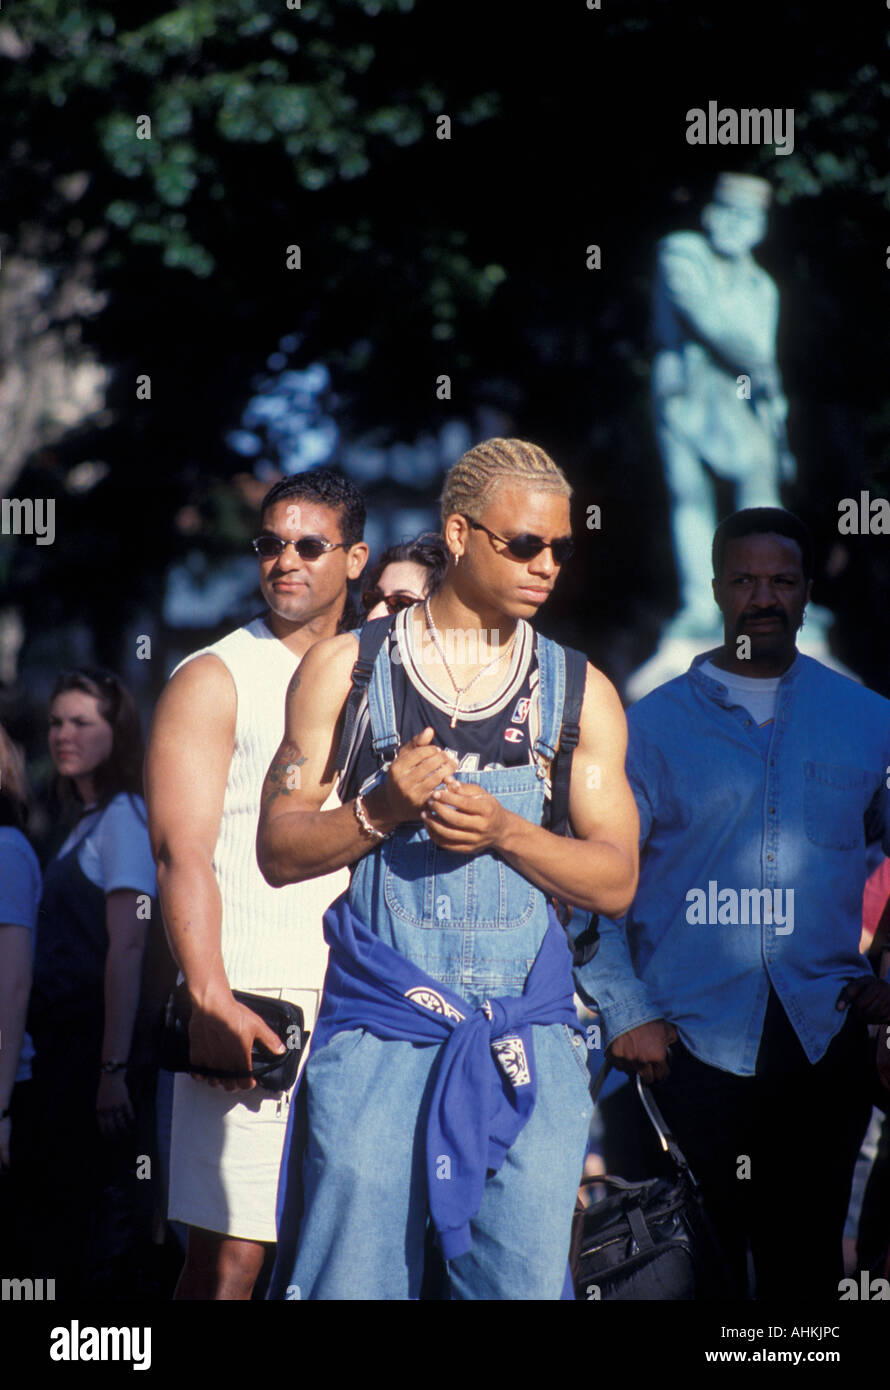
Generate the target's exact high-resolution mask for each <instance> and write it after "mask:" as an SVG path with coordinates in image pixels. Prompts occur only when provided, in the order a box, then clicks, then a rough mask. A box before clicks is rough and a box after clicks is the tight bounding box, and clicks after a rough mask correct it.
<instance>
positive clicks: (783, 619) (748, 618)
mask: <svg viewBox="0 0 890 1390" xmlns="http://www.w3.org/2000/svg"><path fill="white" fill-rule="evenodd" d="M765 618H777V619H778V621H779V622H780V623H781V624H782V625H783V627H787V626H788V614H787V613H783V611H782V609H781V608H770V609H764V610H763V612H761V613H743V614H742V616H741V618H740V619H739V624H738V625H739V627H740V628H742V627H745V626H746V624H747V623H749V622H758V621H762V620H763V619H765Z"/></svg>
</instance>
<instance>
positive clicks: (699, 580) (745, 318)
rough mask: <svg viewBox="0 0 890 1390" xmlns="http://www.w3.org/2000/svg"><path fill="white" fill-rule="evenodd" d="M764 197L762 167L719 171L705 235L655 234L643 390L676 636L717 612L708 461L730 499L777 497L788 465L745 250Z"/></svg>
mask: <svg viewBox="0 0 890 1390" xmlns="http://www.w3.org/2000/svg"><path fill="white" fill-rule="evenodd" d="M769 200H770V186H769V184H768V183H767V182H766V181H765V180H764V179H759V178H754V177H752V176H749V175H745V174H721V175H720V177H719V178H718V180H717V184H716V187H715V189H714V195H713V200H712V201H711V202H710V203H709V204H708V205H707V207H706V208H705V209H704V212H703V213H702V225H703V226H704V229H705V235H704V236H702V234H701V233H700V232H674V233H672V235H670V236H666V237H664V238H663V239H662V240H661V241H660V242H659V244H658V260H657V270H656V277H655V288H654V306H653V333H654V338H655V348H656V351H655V358H654V361H653V364H652V393H653V400H654V407H655V425H656V433H657V436H658V444H659V448H660V450H661V455H662V458H663V460H664V467H665V476H666V478H667V483H668V489H669V491H670V499H671V525H672V530H673V539H674V554H675V557H676V563H677V569H678V574H679V580H680V595H681V601H682V608H681V609H680V612H679V613H678V614H677V615H676V617H675V618H674V620H673V622H672V624H671V628H670V632H671V635H674V636H684V637H685V636H689V637H699V636H701V637H706V636H711V635H712V634H713V632H714V630H715V623H716V619H717V616H718V615H717V613H716V609H715V608H714V605H713V603H712V602H711V601H710V583H709V579H710V571H709V567H708V556H709V553H710V543H711V536H712V535H713V533H714V529H715V527H716V525H717V520H718V518H717V514H716V503H715V496H714V485H713V482H712V479H711V477H710V475H709V471H708V470H711V472H712V473H713V474H715V475H716V476H717V477H720V478H728V479H731V481H732V482H733V483H734V484H735V499H734V504H735V507H736V508H741V507H778V506H781V505H782V504H781V500H780V497H779V481H780V478H782V479H787V480H791V479H793V477H794V459H793V458H792V457H791V454H790V453H789V452H788V446H787V440H786V435H785V418H786V415H787V412H788V406H787V402H786V400H785V397H784V396H783V394H782V388H781V381H780V377H779V370H778V366H777V364H776V322H777V318H778V306H779V297H778V291H777V289H776V286H775V283H774V282H773V280H772V279H771V278H770V276H769V275H767V273H766V271H765V270H764V269H763V268H762V267H761V266H759V265H758V264H757V262H756V261H755V260H754V258H753V257H752V255H751V252H752V250H753V248H754V247H755V246H757V245H758V243H759V242H761V241H762V240H763V237H764V234H765V232H766V215H767V207H768V205H769Z"/></svg>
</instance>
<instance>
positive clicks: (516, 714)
mask: <svg viewBox="0 0 890 1390" xmlns="http://www.w3.org/2000/svg"><path fill="white" fill-rule="evenodd" d="M530 704H531V699H530V698H529V696H528V695H523V696H522V698H521V699H520V700H517V701H516V708H515V710H514V711H513V713H512V714H511V715H510V723H511V724H524V723H525V721H526V719H528V707H529V705H530ZM512 742H513V743H516V742H517V740H516V739H515V738H514V739H513V740H512Z"/></svg>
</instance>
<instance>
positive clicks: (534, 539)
mask: <svg viewBox="0 0 890 1390" xmlns="http://www.w3.org/2000/svg"><path fill="white" fill-rule="evenodd" d="M464 520H465V521H468V522H469V523H470V525H471V526H472V528H473V530H474V531H484V532H485V534H486V535H487V536H491V538H492V540H496V541H500V542H501V543H502V544H503V545H505V546H506V547H507V550H508V551H509V553H510V554H511V555H512V556H513V558H514V559H515V560H533V559H534V558H535V556H536V555H540V553H541V551H542V550H550V551H552V553H553V563H554V564H556V565H564V564H565V562H566V561H567V560H568V559H570V558H571V556H572V554H573V553H574V550H575V546H574V542H573V541H572V540H571V539H570V537H568V536H560V538H559V540H556V541H544V540H542V539H541V537H540V536H529V535H522V536H513V538H512V539H511V540H509V541H508V540H507V538H506V536H499V535H498V534H497V532H496V531H489V529H488V527H487V526H483V525H482V522H481V521H474V520H473V518H472V517H470V516H465V517H464Z"/></svg>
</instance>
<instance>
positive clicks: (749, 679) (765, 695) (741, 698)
mask: <svg viewBox="0 0 890 1390" xmlns="http://www.w3.org/2000/svg"><path fill="white" fill-rule="evenodd" d="M699 670H700V671H701V673H702V675H704V676H710V678H711V680H712V681H719V682H720V684H721V685H725V686H726V688H727V690H728V691H729V693H730V695H731V696H732V697H733V699H734V700H735V702H736V704H738V705H741V706H742V707H743V709H746V710H747V711H748V713H749V714H750V715H751V717H752V719H753V720H754V723H755V724H757V725H758V727H759V728H763V726H764V724H768V723H769V722H770V720H771V719H775V717H776V702H777V700H778V698H779V682H780V681H781V679H782V677H781V676H765V677H763V678H758V677H757V676H737V675H736V673H735V671H722V670H721V669H720V667H719V666H715V665H714V663H713V661H703V662H702V664H701V666H700V667H699Z"/></svg>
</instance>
